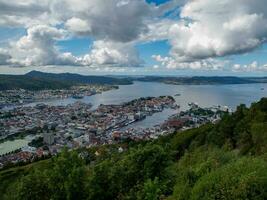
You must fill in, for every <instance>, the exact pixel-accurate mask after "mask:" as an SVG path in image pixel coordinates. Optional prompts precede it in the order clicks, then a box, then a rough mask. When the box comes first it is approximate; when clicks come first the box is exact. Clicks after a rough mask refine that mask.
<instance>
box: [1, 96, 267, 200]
mask: <svg viewBox="0 0 267 200" xmlns="http://www.w3.org/2000/svg"><path fill="white" fill-rule="evenodd" d="M120 147H121V148H123V149H124V151H123V152H121V151H118V149H119V148H120ZM96 152H97V153H96ZM266 169H267V98H263V99H261V100H260V101H259V102H258V103H253V104H252V105H251V108H247V107H246V106H245V105H240V106H238V107H237V109H236V112H234V113H233V114H226V115H225V116H224V117H223V119H222V120H221V121H220V122H218V123H217V124H206V125H203V126H201V127H199V128H195V129H191V130H186V131H182V132H177V133H175V134H173V135H169V136H163V137H161V138H159V139H157V140H153V141H141V142H133V141H127V142H124V143H121V144H116V145H105V146H100V147H92V148H90V149H80V150H77V151H67V150H63V152H62V153H61V154H60V155H59V156H56V157H54V158H53V159H47V160H43V161H39V162H36V163H33V164H30V165H26V166H21V167H14V168H10V169H6V170H2V171H0V197H2V198H1V199H36V200H38V199H89V200H91V199H99V200H105V199H111V200H112V199H121V200H124V199H140V200H141V199H148V200H157V199H166V200H202V199H205V200H213V199H218V200H231V199H248V200H254V199H267V170H266ZM1 195H2V196H1Z"/></svg>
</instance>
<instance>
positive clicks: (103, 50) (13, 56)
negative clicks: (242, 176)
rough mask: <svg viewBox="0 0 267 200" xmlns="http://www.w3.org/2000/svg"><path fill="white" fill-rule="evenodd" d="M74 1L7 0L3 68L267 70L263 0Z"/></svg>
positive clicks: (2, 13)
mask: <svg viewBox="0 0 267 200" xmlns="http://www.w3.org/2000/svg"><path fill="white" fill-rule="evenodd" d="M72 3H73V1H72V0H62V1H55V0H47V1H42V3H40V2H39V3H38V2H34V1H30V0H25V1H22V0H18V1H16V2H8V1H6V0H0V4H4V6H3V7H2V9H5V10H1V8H0V18H1V19H2V20H0V73H10V74H20V73H25V72H27V71H30V70H42V71H49V72H66V71H69V72H76V73H83V74H100V75H103V74H130V75H134V74H136V75H142V74H147V75H162V74H163V75H189V76H191V75H235V76H247V75H255V76H266V75H267V56H266V53H267V45H266V38H267V16H266V15H267V8H266V6H264V5H265V2H264V0H255V1H251V2H247V1H246V2H245V3H244V2H243V0H236V1H234V2H233V1H231V0H225V1H224V2H223V3H221V4H218V2H214V1H213V0H195V1H193V0H189V1H183V0H138V1H137V0H110V1H109V2H108V3H107V2H106V1H105V0H92V1H90V2H88V1H86V0H78V1H77V3H76V4H75V5H74V4H72ZM22 5H23V6H22ZM235 7H238V8H240V9H239V10H236V9H235ZM58 8H60V9H58ZM8 9H9V10H8ZM89 10H90V12H89ZM14 11H15V12H14Z"/></svg>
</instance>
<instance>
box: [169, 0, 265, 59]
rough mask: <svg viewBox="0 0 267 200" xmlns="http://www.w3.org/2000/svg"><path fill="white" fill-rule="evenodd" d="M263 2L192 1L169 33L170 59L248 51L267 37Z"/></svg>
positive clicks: (229, 0) (238, 0)
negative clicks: (171, 57)
mask: <svg viewBox="0 0 267 200" xmlns="http://www.w3.org/2000/svg"><path fill="white" fill-rule="evenodd" d="M264 2H265V1H264V0H255V1H249V0H235V1H231V0H224V1H221V2H218V1H214V0H194V1H190V2H188V3H187V4H185V5H184V7H182V10H181V18H182V20H181V21H180V22H179V23H176V24H173V25H172V26H171V27H170V29H169V30H170V31H169V40H170V44H171V45H172V49H171V55H172V56H173V57H174V58H175V59H176V60H177V61H180V62H183V61H185V62H188V61H190V62H191V61H193V62H194V61H196V60H199V59H206V58H210V57H218V56H225V55H232V54H238V53H243V52H248V51H251V50H253V49H255V48H257V47H258V46H259V45H261V44H262V43H264V42H266V37H267V16H266V9H264V8H262V7H261V6H264Z"/></svg>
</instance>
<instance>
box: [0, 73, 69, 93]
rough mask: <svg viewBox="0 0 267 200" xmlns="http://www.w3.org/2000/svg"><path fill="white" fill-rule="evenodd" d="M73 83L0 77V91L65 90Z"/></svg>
mask: <svg viewBox="0 0 267 200" xmlns="http://www.w3.org/2000/svg"><path fill="white" fill-rule="evenodd" d="M72 85H73V83H70V82H66V81H59V80H48V79H43V78H38V77H36V78H35V77H29V76H25V75H0V90H14V89H27V90H42V89H66V88H69V87H71V86H72Z"/></svg>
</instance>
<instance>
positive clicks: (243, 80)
mask: <svg viewBox="0 0 267 200" xmlns="http://www.w3.org/2000/svg"><path fill="white" fill-rule="evenodd" d="M136 80H138V81H145V82H161V83H167V84H175V85H219V84H250V83H264V82H266V78H264V77H262V78H256V77H254V78H251V77H250V78H249V77H234V76H221V77H220V76H210V77H206V76H194V77H157V76H145V77H141V78H136Z"/></svg>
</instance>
